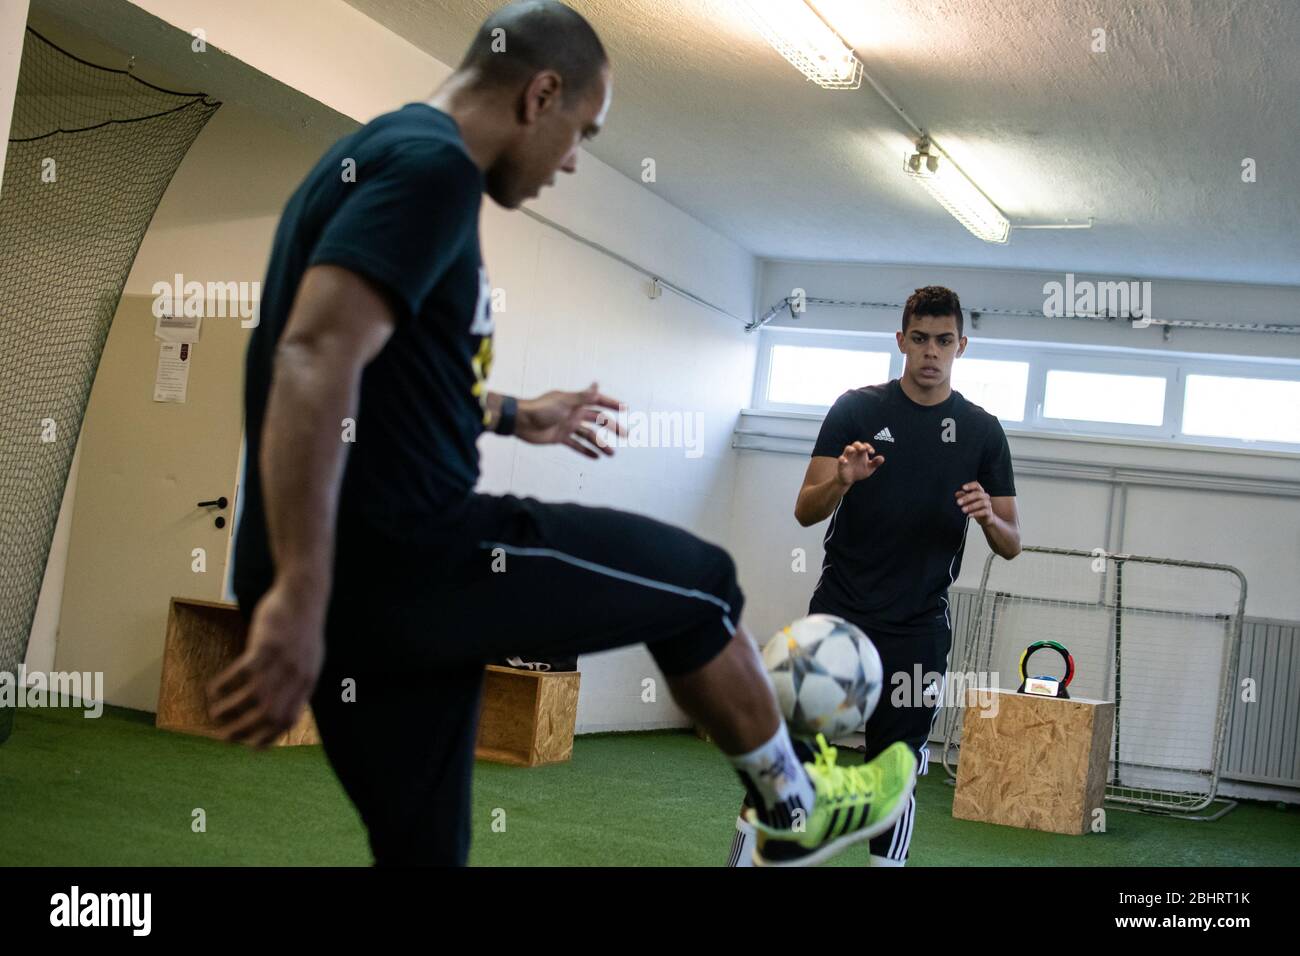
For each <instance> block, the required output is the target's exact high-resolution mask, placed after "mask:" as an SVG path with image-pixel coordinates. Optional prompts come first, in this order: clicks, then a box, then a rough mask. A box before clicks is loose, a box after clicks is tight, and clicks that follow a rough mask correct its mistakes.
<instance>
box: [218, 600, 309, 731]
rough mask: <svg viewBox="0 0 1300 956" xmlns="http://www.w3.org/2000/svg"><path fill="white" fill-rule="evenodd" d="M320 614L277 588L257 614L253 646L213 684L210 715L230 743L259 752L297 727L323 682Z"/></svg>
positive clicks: (251, 626) (252, 629)
mask: <svg viewBox="0 0 1300 956" xmlns="http://www.w3.org/2000/svg"><path fill="white" fill-rule="evenodd" d="M323 657H324V640H323V637H322V622H321V620H320V611H319V610H312V609H308V608H305V607H303V606H302V602H299V601H295V600H293V599H292V598H290V597H288V595H287V593H286V591H285V590H284V589H283V588H281V587H278V586H275V585H273V586H272V587H271V590H269V591H267V592H266V594H265V595H264V596H263V598H262V600H261V601H259V602H258V605H257V607H256V608H254V610H253V619H252V621H251V622H250V623H249V627H248V647H247V649H246V650H245V651H244V653H243V654H241V655H240V657H239V659H238V660H236V661H235V662H234V663H233V664H231V665H230V667H228V668H226V670H224V671H222V672H221V673H220V674H219V675H217V677H216V678H215V679H214V680H213V681H212V682H211V683H210V684H209V685H208V700H209V701H211V709H210V713H211V716H212V719H213V720H214V721H216V723H217V727H218V729H219V730H220V732H221V736H222V738H223V739H225V740H233V741H239V742H243V743H246V744H248V745H249V746H251V747H256V748H258V749H259V750H260V749H262V748H263V747H266V746H268V745H269V744H271V742H272V741H274V740H275V738H276V737H278V736H280V734H282V733H284V732H285V731H286V730H288V729H290V728H291V727H293V725H294V724H296V723H297V722H298V718H299V717H300V716H301V715H302V709H303V707H304V706H306V704H307V700H308V698H310V697H311V692H312V689H313V688H314V687H315V686H316V681H317V679H318V678H319V677H320V671H321V663H322V660H323Z"/></svg>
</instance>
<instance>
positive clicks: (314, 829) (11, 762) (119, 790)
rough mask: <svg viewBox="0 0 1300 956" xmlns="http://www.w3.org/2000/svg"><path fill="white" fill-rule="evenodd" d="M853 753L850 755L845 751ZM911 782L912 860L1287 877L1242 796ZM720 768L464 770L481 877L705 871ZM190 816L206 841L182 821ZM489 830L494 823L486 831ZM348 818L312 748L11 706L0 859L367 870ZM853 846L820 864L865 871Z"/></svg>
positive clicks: (1273, 834)
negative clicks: (1081, 795)
mask: <svg viewBox="0 0 1300 956" xmlns="http://www.w3.org/2000/svg"><path fill="white" fill-rule="evenodd" d="M852 759H858V758H857V757H856V755H853V756H852ZM934 769H935V772H934V773H931V774H930V776H928V777H926V778H923V779H922V780H921V781H920V783H919V784H918V787H917V800H918V815H917V823H916V829H915V834H914V836H913V842H912V861H911V865H914V866H988V865H994V866H999V865H1000V866H1051V865H1077V866H1108V867H1122V866H1197V867H1202V866H1260V865H1282V866H1293V865H1295V864H1296V863H1297V862H1300V808H1297V807H1294V806H1292V807H1290V808H1282V807H1281V806H1280V805H1277V804H1271V803H1242V804H1241V805H1240V806H1238V807H1237V808H1236V809H1235V810H1233V811H1232V812H1231V813H1229V814H1228V815H1227V816H1226V817H1224V818H1223V819H1221V820H1218V821H1214V822H1209V823H1192V822H1187V821H1183V820H1173V819H1168V818H1165V817H1160V816H1153V815H1146V814H1136V813H1126V812H1121V811H1111V812H1109V813H1108V815H1107V817H1108V818H1107V832H1105V833H1101V834H1089V835H1086V836H1073V837H1071V836H1058V835H1054V834H1048V833H1038V832H1035V831H1028V830H1020V829H1012V828H1008V827H999V826H991V825H988V824H981V823H970V822H967V821H962V820H954V819H953V818H952V815H951V808H952V793H953V790H952V788H951V787H950V786H948V785H947V784H946V783H945V782H944V774H943V773H942V769H941V768H939V767H937V766H936V767H935V768H934ZM739 795H740V792H739V788H738V785H737V783H736V780H735V777H734V775H733V773H732V771H731V769H730V767H729V766H728V765H727V763H726V761H725V760H724V759H723V758H722V757H721V756H720V755H719V754H717V753H716V752H715V751H714V750H713V749H712V748H711V747H709V746H708V745H707V744H704V743H703V742H701V741H700V740H698V739H696V738H695V737H694V736H693V735H691V734H688V733H648V734H607V735H597V736H590V737H579V738H578V740H577V742H576V743H575V746H574V757H573V761H572V762H571V763H567V764H560V765H555V766H550V767H537V768H533V769H521V768H513V767H504V766H499V765H495V764H487V763H479V764H478V765H477V767H476V768H475V777H474V846H473V851H472V853H471V863H473V864H475V865H479V866H511V865H564V866H607V865H612V866H716V865H720V864H721V863H722V862H723V861H724V860H725V858H726V854H727V849H728V846H729V843H730V840H731V833H732V829H733V825H734V821H735V813H736V808H737V804H738V800H739ZM196 808H201V809H202V811H203V813H204V815H205V818H206V832H200V833H196V832H194V830H193V828H192V826H191V821H192V820H193V819H194V811H195V810H196ZM494 822H495V827H494ZM369 862H370V856H369V852H368V848H367V845H366V839H365V834H364V832H363V830H362V827H361V823H360V821H359V819H358V817H357V815H356V813H355V811H354V810H353V809H352V806H351V804H349V803H348V800H347V798H346V797H345V796H344V794H343V791H342V789H341V788H340V787H339V784H338V782H337V781H336V780H335V779H334V776H333V774H332V773H331V771H330V769H329V766H328V765H327V764H326V762H325V756H324V754H323V753H322V752H321V748H320V747H286V748H281V749H278V750H274V751H270V752H264V753H253V752H250V751H246V750H243V749H241V748H238V747H234V746H229V745H225V744H222V743H218V742H215V741H211V740H207V739H204V738H200V737H189V736H182V735H180V734H174V733H168V732H165V731H160V730H157V729H155V728H154V726H153V715H152V714H146V713H141V712H138V711H130V710H123V709H120V708H111V707H110V708H105V711H104V714H103V716H102V717H100V718H98V719H95V720H87V719H84V718H83V717H82V713H81V711H80V710H76V709H44V710H22V711H19V712H18V714H17V722H16V726H15V730H14V734H13V736H12V737H11V738H10V740H9V741H8V742H6V743H4V744H2V745H0V864H3V865H10V866H13V865H24V866H26V865H38V866H105V865H127V866H133V865H153V866H176V865H179V866H189V865H208V866H211V865H217V866H220V865H300V866H303V865H306V866H311V865H327V866H348V865H358V866H360V865H366V864H368V863H369ZM866 862H867V850H866V847H865V846H858V847H855V848H853V849H851V850H849V851H847V852H846V853H844V854H842V855H841V856H840V857H839V858H838V859H836V860H835V861H834V862H833V863H832V864H831V865H838V866H863V865H865V864H866Z"/></svg>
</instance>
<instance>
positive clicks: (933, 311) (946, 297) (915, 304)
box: [903, 285, 964, 337]
mask: <svg viewBox="0 0 1300 956" xmlns="http://www.w3.org/2000/svg"><path fill="white" fill-rule="evenodd" d="M914 315H916V316H920V315H939V316H943V315H951V316H953V317H954V318H955V319H956V320H957V335H958V337H961V335H962V334H963V333H962V327H963V324H964V323H963V321H962V315H961V299H959V298H957V293H956V292H953V291H952V289H945V288H944V287H943V286H941V285H927V286H925V287H923V288H920V289H917V290H916V291H915V292H913V293H912V294H911V295H910V296H908V299H907V304H906V305H904V306H903V331H904V332H906V331H907V323H909V322H910V321H912V316H914Z"/></svg>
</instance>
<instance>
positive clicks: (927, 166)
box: [903, 136, 1011, 243]
mask: <svg viewBox="0 0 1300 956" xmlns="http://www.w3.org/2000/svg"><path fill="white" fill-rule="evenodd" d="M903 169H904V171H905V172H906V173H907V175H908V176H910V177H912V179H913V180H915V181H916V182H918V183H920V184H921V185H922V186H924V187H925V190H926V192H928V193H929V194H930V195H931V196H933V197H934V198H935V199H936V200H937V201H938V203H939V205H941V206H943V208H944V209H946V210H948V211H949V212H950V213H952V215H953V218H954V219H956V220H957V221H958V222H959V223H961V224H962V225H963V226H965V227H966V228H967V229H969V230H970V231H971V232H972V233H973V234H975V235H976V236H978V237H979V238H980V239H983V240H984V241H985V242H998V243H1003V242H1006V241H1007V239H1008V237H1009V236H1010V235H1011V223H1010V222H1009V221H1008V220H1007V217H1006V216H1004V215H1002V210H1000V209H999V208H998V207H997V206H995V205H993V201H992V200H990V199H989V197H988V196H985V195H984V193H982V192H981V191H980V188H979V187H978V186H976V185H975V184H974V183H973V182H971V181H970V180H969V179H968V178H967V177H966V174H965V173H963V172H962V171H961V170H960V169H958V168H957V166H956V164H955V163H953V161H952V160H951V159H949V158H948V154H947V153H945V152H944V151H943V150H941V149H940V148H939V147H938V146H935V145H934V143H932V142H930V139H929V137H927V136H923V137H921V139H919V140H918V141H917V143H916V152H914V153H911V154H910V155H908V156H907V157H906V158H905V160H904V162H903Z"/></svg>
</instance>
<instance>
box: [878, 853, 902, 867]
mask: <svg viewBox="0 0 1300 956" xmlns="http://www.w3.org/2000/svg"><path fill="white" fill-rule="evenodd" d="M906 862H907V861H906V860H891V859H890V858H889V857H887V856H876V854H874V853H873V854H871V865H872V866H902V865H903V864H904V863H906Z"/></svg>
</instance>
